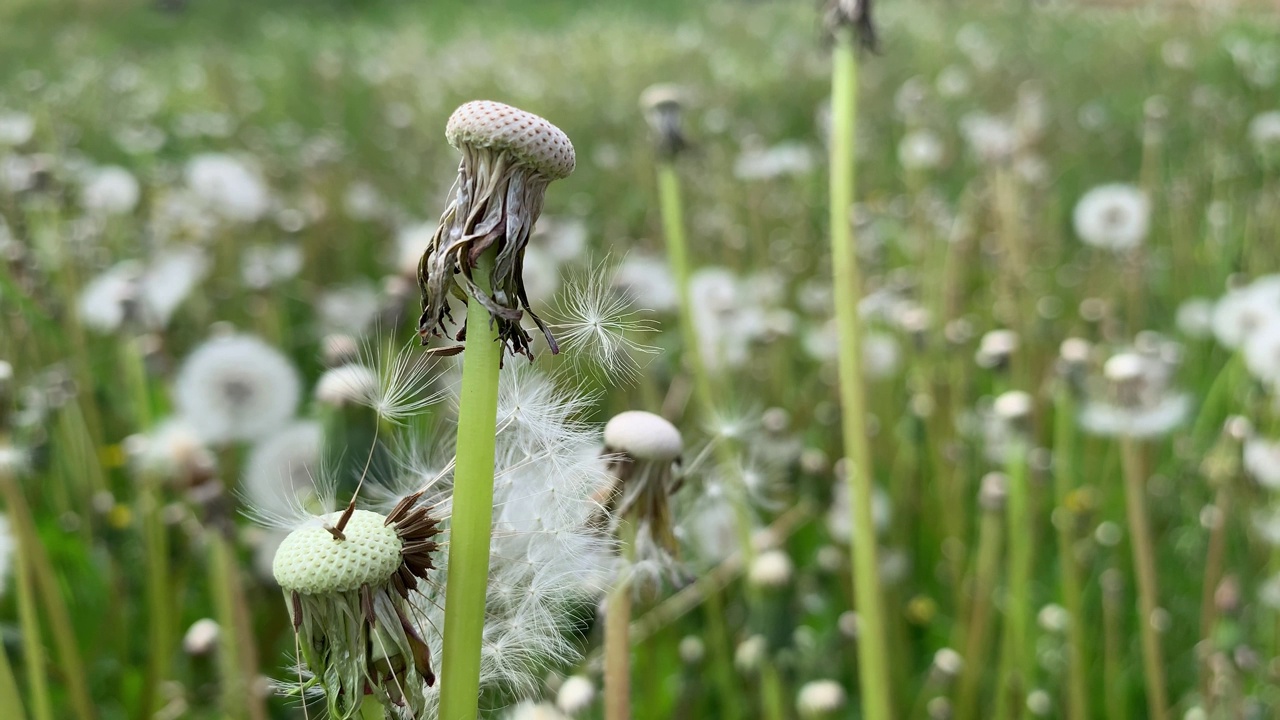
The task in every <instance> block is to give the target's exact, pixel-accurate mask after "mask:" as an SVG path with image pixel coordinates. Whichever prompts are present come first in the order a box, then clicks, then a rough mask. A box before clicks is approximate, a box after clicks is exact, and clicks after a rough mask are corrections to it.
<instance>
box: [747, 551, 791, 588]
mask: <svg viewBox="0 0 1280 720" xmlns="http://www.w3.org/2000/svg"><path fill="white" fill-rule="evenodd" d="M794 573H795V563H793V562H792V561H791V556H789V555H787V553H786V552H784V551H782V550H768V551H765V552H763V553H760V554H759V555H757V556H756V557H755V559H754V560H752V561H751V567H749V568H747V581H748V582H750V583H751V584H752V585H754V586H756V587H758V588H765V589H769V590H778V589H781V588H784V587H786V586H787V585H789V584H791V577H792V575H793V574H794Z"/></svg>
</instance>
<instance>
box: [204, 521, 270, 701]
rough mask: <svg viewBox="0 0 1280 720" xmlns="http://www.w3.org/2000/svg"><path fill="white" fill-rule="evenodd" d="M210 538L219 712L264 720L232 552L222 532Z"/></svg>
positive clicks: (248, 631)
mask: <svg viewBox="0 0 1280 720" xmlns="http://www.w3.org/2000/svg"><path fill="white" fill-rule="evenodd" d="M210 536H211V540H210V542H209V553H210V558H209V571H210V582H211V583H212V584H213V587H214V593H215V598H214V602H215V605H216V608H217V611H216V612H217V616H218V624H219V625H220V626H221V627H222V632H220V633H219V634H218V638H219V641H220V643H221V646H220V647H219V648H218V660H219V664H220V670H221V671H222V687H221V690H222V711H223V712H224V713H227V714H228V716H229V717H248V718H251V719H252V720H265V718H266V708H265V707H264V706H263V702H262V696H261V694H260V693H258V692H257V690H256V688H255V687H254V683H256V681H257V679H258V667H257V666H258V658H257V652H256V650H255V648H254V641H253V634H252V630H251V628H250V626H249V614H248V610H249V608H248V605H247V604H246V603H245V599H244V593H243V588H241V586H240V576H239V572H240V568H239V566H238V565H237V564H236V557H235V551H234V549H233V547H232V545H231V540H230V539H229V538H228V537H227V536H226V535H225V534H224V533H223V532H222V531H217V530H215V531H214V532H212V533H210Z"/></svg>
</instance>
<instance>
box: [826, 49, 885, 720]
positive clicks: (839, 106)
mask: <svg viewBox="0 0 1280 720" xmlns="http://www.w3.org/2000/svg"><path fill="white" fill-rule="evenodd" d="M854 53H855V49H854V36H853V31H852V29H850V28H847V27H845V28H840V29H839V30H838V31H837V33H836V43H835V51H834V55H835V57H834V61H833V72H832V75H831V110H832V125H831V200H830V206H831V207H830V212H831V217H830V222H831V257H832V264H833V272H834V279H835V306H836V307H835V309H836V328H837V332H838V334H839V338H840V369H839V375H840V411H841V415H842V423H841V427H842V430H843V436H844V449H845V454H846V455H848V457H849V461H850V462H849V477H848V482H849V491H850V497H851V498H852V500H853V502H852V503H851V504H852V506H853V512H854V514H855V517H854V518H853V538H852V542H853V575H854V595H855V603H856V604H857V611H858V616H859V620H860V622H859V625H858V626H859V628H860V631H859V637H858V673H859V679H860V683H861V687H862V706H863V713H864V715H865V717H867V718H868V719H869V720H888V718H890V717H892V715H893V713H892V711H891V709H890V708H891V706H890V700H889V677H888V670H889V652H888V646H887V643H886V641H885V613H884V600H883V596H882V594H881V591H880V576H879V564H878V562H877V560H876V537H875V522H874V520H873V518H872V516H871V506H872V502H871V456H870V448H869V446H868V443H867V433H866V427H865V419H866V403H865V402H864V400H865V399H864V397H863V387H862V372H861V364H862V362H861V357H862V356H861V344H860V338H859V328H858V301H859V296H860V295H861V281H860V278H859V275H858V264H857V257H856V249H855V247H854V241H853V226H852V224H851V222H850V217H849V213H850V212H851V211H852V209H853V200H854V123H855V120H856V118H857V112H856V103H857V87H858V84H857V78H858V75H857V60H856V58H855V56H854Z"/></svg>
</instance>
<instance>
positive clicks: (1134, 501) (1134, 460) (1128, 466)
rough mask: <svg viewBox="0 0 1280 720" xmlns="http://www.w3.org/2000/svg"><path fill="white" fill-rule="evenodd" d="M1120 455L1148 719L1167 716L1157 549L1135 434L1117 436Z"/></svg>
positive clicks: (1166, 717)
mask: <svg viewBox="0 0 1280 720" xmlns="http://www.w3.org/2000/svg"><path fill="white" fill-rule="evenodd" d="M1120 455H1121V459H1122V465H1123V473H1124V490H1125V493H1124V494H1125V510H1126V513H1127V515H1128V520H1129V532H1130V535H1129V536H1130V545H1131V546H1132V550H1133V565H1134V570H1135V571H1136V573H1137V576H1138V577H1137V581H1138V630H1139V633H1140V636H1141V638H1142V673H1143V678H1144V680H1145V682H1146V686H1147V712H1148V716H1149V717H1150V718H1151V720H1168V718H1169V707H1168V704H1167V703H1168V700H1167V698H1168V692H1167V690H1166V689H1165V676H1164V660H1163V659H1162V655H1161V651H1160V636H1159V634H1158V632H1157V630H1156V628H1155V626H1154V625H1153V624H1152V623H1153V622H1154V621H1155V614H1156V610H1157V609H1158V608H1159V604H1158V603H1157V601H1156V598H1157V594H1158V593H1157V589H1156V553H1155V546H1154V544H1153V542H1152V538H1151V521H1150V520H1149V519H1148V517H1147V504H1146V478H1145V476H1144V470H1143V458H1142V446H1141V445H1140V444H1139V443H1138V441H1137V440H1135V439H1134V438H1132V437H1129V436H1123V437H1121V439H1120Z"/></svg>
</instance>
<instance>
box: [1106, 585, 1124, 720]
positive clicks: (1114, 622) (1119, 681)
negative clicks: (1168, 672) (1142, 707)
mask: <svg viewBox="0 0 1280 720" xmlns="http://www.w3.org/2000/svg"><path fill="white" fill-rule="evenodd" d="M1122 592H1123V589H1122V588H1121V587H1120V571H1119V570H1116V569H1115V568H1111V569H1109V570H1106V571H1105V572H1103V574H1102V647H1103V653H1102V675H1103V678H1104V681H1103V682H1104V689H1103V697H1104V698H1105V700H1106V709H1107V712H1106V717H1107V718H1108V720H1110V719H1111V718H1114V719H1115V720H1127V718H1128V717H1129V706H1128V698H1127V696H1128V690H1129V687H1128V686H1129V683H1128V682H1127V680H1126V677H1125V672H1124V666H1125V663H1124V651H1123V649H1122V648H1123V647H1124V643H1125V640H1126V639H1127V638H1125V637H1124V629H1123V628H1122V627H1121V611H1120V599H1121V594H1122Z"/></svg>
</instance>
